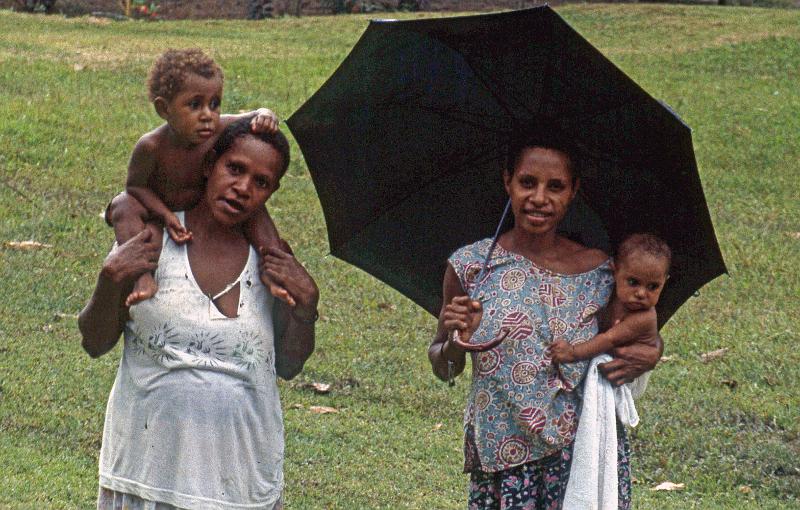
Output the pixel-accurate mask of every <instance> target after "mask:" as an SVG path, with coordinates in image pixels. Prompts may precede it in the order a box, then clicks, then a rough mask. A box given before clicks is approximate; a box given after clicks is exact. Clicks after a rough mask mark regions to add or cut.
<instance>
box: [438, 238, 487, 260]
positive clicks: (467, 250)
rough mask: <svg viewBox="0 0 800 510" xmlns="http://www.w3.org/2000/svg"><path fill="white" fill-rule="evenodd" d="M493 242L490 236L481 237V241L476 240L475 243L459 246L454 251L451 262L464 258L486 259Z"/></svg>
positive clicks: (450, 258)
mask: <svg viewBox="0 0 800 510" xmlns="http://www.w3.org/2000/svg"><path fill="white" fill-rule="evenodd" d="M491 244H492V240H491V239H490V238H488V237H487V238H485V239H481V240H479V241H475V242H474V243H470V244H467V245H464V246H462V247H460V248H458V249H457V250H456V251H454V252H453V253H452V254H451V255H450V257H449V258H448V261H449V262H450V263H453V262H456V261H464V260H467V261H469V260H472V259H481V260H482V259H484V258H485V257H486V254H487V253H488V251H489V247H490V246H491Z"/></svg>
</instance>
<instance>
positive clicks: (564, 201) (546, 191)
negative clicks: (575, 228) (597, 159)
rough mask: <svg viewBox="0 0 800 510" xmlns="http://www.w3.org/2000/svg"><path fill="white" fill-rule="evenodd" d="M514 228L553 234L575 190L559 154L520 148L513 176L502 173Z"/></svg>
mask: <svg viewBox="0 0 800 510" xmlns="http://www.w3.org/2000/svg"><path fill="white" fill-rule="evenodd" d="M505 187H506V192H507V193H508V196H509V198H511V210H512V211H513V213H514V225H515V227H519V228H522V229H523V230H524V231H525V232H528V233H530V234H534V235H541V234H545V233H548V232H551V231H555V229H556V227H557V226H558V224H559V223H561V220H562V219H563V218H564V215H565V214H566V213H567V209H569V204H570V203H571V202H572V199H573V198H575V193H576V192H577V191H578V181H577V179H576V180H575V181H574V182H573V178H572V174H571V173H570V171H569V166H568V159H567V157H566V156H565V155H564V154H563V153H562V152H560V151H557V150H554V149H545V148H542V147H528V148H525V149H523V151H522V154H521V155H520V157H519V161H518V162H517V165H516V167H515V168H514V173H513V174H508V173H506V175H505Z"/></svg>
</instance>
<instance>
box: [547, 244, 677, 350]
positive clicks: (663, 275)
mask: <svg viewBox="0 0 800 510" xmlns="http://www.w3.org/2000/svg"><path fill="white" fill-rule="evenodd" d="M671 259H672V252H671V251H670V249H669V246H667V243H665V242H664V241H663V240H661V239H660V238H658V237H656V236H654V235H652V234H633V235H631V236H628V237H627V238H626V239H625V240H624V241H622V243H621V244H620V245H619V248H618V249H617V254H616V256H615V257H614V261H613V262H612V264H611V267H612V269H613V271H614V283H615V291H614V297H613V298H612V300H611V302H610V303H609V305H608V308H606V313H605V317H604V319H605V320H602V321H601V329H602V327H603V326H607V327H608V329H606V330H605V331H604V332H603V333H600V334H598V335H597V336H595V337H594V338H592V339H591V340H588V341H586V342H583V343H579V344H570V343H569V342H567V341H566V340H563V339H560V340H556V341H555V342H553V343H552V344H551V345H550V347H549V350H550V355H551V357H552V360H553V363H572V362H575V361H580V360H589V359H592V358H594V357H595V356H597V355H599V354H602V353H604V352H609V351H611V350H612V349H614V348H615V347H619V346H622V345H628V344H631V343H635V342H644V341H648V340H649V339H651V338H653V337H654V336H655V335H656V334H657V333H658V322H657V319H658V318H657V316H656V308H655V306H656V303H658V298H659V297H660V296H661V291H662V290H663V288H664V283H665V282H666V281H667V278H669V266H670V262H671Z"/></svg>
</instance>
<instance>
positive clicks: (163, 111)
mask: <svg viewBox="0 0 800 510" xmlns="http://www.w3.org/2000/svg"><path fill="white" fill-rule="evenodd" d="M153 107H154V108H155V109H156V113H157V114H158V116H159V117H161V118H162V119H164V120H167V113H168V110H169V101H167V100H166V99H164V98H163V97H161V96H158V97H157V98H155V99H154V100H153Z"/></svg>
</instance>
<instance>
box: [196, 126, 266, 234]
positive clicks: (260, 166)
mask: <svg viewBox="0 0 800 510" xmlns="http://www.w3.org/2000/svg"><path fill="white" fill-rule="evenodd" d="M281 164H282V159H281V155H280V153H279V152H278V151H277V150H275V148H274V147H272V145H270V144H268V143H266V142H264V141H262V140H259V139H258V138H256V137H254V136H249V135H246V136H241V137H239V138H237V139H236V140H235V141H234V142H233V144H232V145H231V147H230V149H228V151H227V152H225V153H224V154H222V155H221V156H220V157H219V158H217V161H216V163H214V166H213V167H212V168H211V170H210V171H208V172H207V174H208V182H207V183H206V200H207V202H208V205H209V207H210V209H211V215H212V216H213V217H214V219H215V220H217V221H218V222H220V223H222V224H223V225H237V224H239V223H242V222H244V221H246V220H247V219H248V218H250V216H252V214H253V213H254V212H255V211H256V210H257V209H259V208H260V207H263V206H264V202H266V201H267V199H268V198H269V197H270V195H272V194H273V193H274V192H275V191H276V190H277V189H278V186H279V183H280V178H281Z"/></svg>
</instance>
